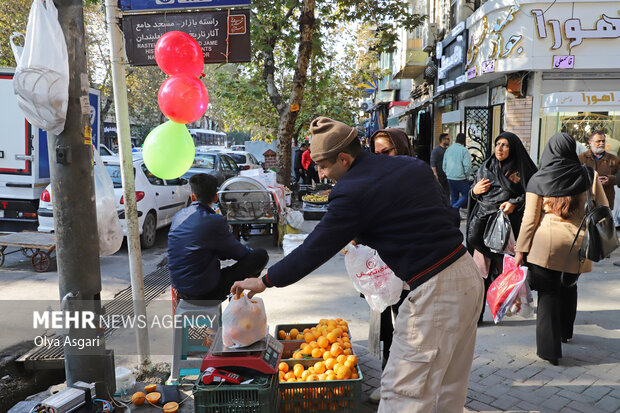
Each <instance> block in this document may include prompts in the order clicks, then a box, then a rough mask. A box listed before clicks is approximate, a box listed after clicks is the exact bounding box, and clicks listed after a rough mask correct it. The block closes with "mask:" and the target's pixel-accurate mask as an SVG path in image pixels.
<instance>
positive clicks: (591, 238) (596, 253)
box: [577, 171, 620, 262]
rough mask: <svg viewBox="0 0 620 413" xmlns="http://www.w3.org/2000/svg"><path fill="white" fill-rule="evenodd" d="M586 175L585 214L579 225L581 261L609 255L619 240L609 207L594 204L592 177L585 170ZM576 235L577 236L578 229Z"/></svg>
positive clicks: (619, 243)
mask: <svg viewBox="0 0 620 413" xmlns="http://www.w3.org/2000/svg"><path fill="white" fill-rule="evenodd" d="M586 176H587V177H588V182H589V183H590V186H589V187H588V192H587V200H586V215H585V216H584V217H583V220H582V222H581V225H580V226H579V230H581V227H582V226H583V228H584V231H585V233H584V235H583V244H581V249H580V250H579V258H580V260H581V261H582V262H583V260H586V259H588V260H590V261H594V262H598V261H600V260H602V259H605V258H607V257H609V256H610V255H611V253H612V252H614V250H615V249H616V248H618V246H620V241H619V240H618V234H617V233H616V225H615V223H614V216H613V214H612V212H611V209H610V208H609V207H608V206H605V205H599V206H596V203H595V202H594V200H593V199H592V179H591V178H590V174H589V173H588V172H587V171H586ZM577 236H579V231H578V232H577Z"/></svg>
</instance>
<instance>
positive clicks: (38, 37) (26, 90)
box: [13, 0, 69, 135]
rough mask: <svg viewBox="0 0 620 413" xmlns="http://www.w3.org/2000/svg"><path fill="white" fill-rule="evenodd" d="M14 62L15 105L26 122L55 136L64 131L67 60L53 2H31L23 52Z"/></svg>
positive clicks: (40, 0) (63, 39) (66, 101)
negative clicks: (22, 113)
mask: <svg viewBox="0 0 620 413" xmlns="http://www.w3.org/2000/svg"><path fill="white" fill-rule="evenodd" d="M16 60H18V61H19V63H18V65H17V68H16V69H15V76H14V77H13V91H14V92H15V94H16V95H17V104H18V105H19V107H20V108H21V110H22V112H24V116H25V117H26V119H27V120H28V122H30V123H31V124H32V125H34V126H36V127H38V128H40V129H43V130H46V131H49V132H51V133H53V134H55V135H58V134H59V133H61V132H62V131H63V130H64V128H65V118H66V115H67V104H68V102H69V57H68V54H67V44H66V42H65V36H64V34H63V33H62V28H61V27H60V23H58V10H56V7H55V6H54V2H53V1H49V0H48V1H45V2H43V1H42V0H34V1H33V3H32V7H31V9H30V15H29V16H28V25H27V27H26V41H25V43H24V48H23V51H22V54H21V56H20V58H19V59H16Z"/></svg>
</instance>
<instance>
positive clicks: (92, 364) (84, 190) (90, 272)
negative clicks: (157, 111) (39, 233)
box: [48, 0, 114, 392]
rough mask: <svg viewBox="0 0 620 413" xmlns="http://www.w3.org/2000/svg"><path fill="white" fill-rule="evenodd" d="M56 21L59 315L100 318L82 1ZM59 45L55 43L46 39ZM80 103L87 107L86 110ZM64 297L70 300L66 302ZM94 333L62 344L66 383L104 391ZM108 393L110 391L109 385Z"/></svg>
mask: <svg viewBox="0 0 620 413" xmlns="http://www.w3.org/2000/svg"><path fill="white" fill-rule="evenodd" d="M55 3H56V6H57V8H58V20H59V23H60V26H61V27H62V31H63V33H64V36H65V40H66V43H67V51H68V57H69V103H68V106H67V117H66V122H65V129H64V130H63V132H62V133H61V134H60V135H58V136H54V135H52V134H49V135H48V147H49V148H50V152H49V161H50V173H51V183H52V192H53V194H54V227H55V231H56V257H57V262H58V285H59V292H60V297H61V299H62V301H61V303H62V307H63V308H62V310H65V311H71V312H73V311H78V312H84V311H89V312H93V313H94V314H95V315H97V314H101V297H100V292H101V274H100V272H99V235H98V233H97V216H96V210H95V187H94V178H93V155H92V144H91V131H90V106H89V105H88V72H87V70H86V40H85V35H84V14H83V9H82V1H81V0H56V1H55ZM50 41H57V39H50ZM83 102H86V104H84V103H83ZM67 297H72V298H71V299H67ZM93 327H95V328H79V327H78V326H75V327H73V328H71V329H70V330H69V334H68V336H67V338H69V339H70V342H73V340H81V339H84V340H95V341H89V343H92V344H93V345H90V346H84V347H83V348H82V349H80V348H79V346H72V345H70V344H69V345H67V344H66V340H63V344H65V345H64V356H65V373H66V376H67V383H68V384H69V385H72V384H73V383H75V382H76V381H80V380H82V381H85V382H87V383H91V382H95V383H96V386H97V391H98V392H99V391H103V390H104V387H103V385H104V379H105V378H106V374H105V371H106V370H107V369H106V368H105V358H106V351H105V342H104V340H103V338H100V339H97V331H96V326H93ZM107 378H108V389H113V388H114V387H113V385H114V384H113V383H114V382H113V380H114V378H113V377H112V378H111V380H112V384H111V386H112V387H111V386H110V382H109V379H110V377H109V376H108V377H107Z"/></svg>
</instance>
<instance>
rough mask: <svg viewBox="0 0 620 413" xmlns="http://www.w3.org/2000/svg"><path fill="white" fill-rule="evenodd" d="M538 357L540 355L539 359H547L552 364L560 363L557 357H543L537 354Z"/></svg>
mask: <svg viewBox="0 0 620 413" xmlns="http://www.w3.org/2000/svg"><path fill="white" fill-rule="evenodd" d="M538 357H540V358H541V359H543V360H545V361H548V362H549V363H551V364H553V365H554V366H559V365H560V362H559V361H558V359H550V358H547V357H543V356H538Z"/></svg>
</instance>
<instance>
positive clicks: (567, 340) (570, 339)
mask: <svg viewBox="0 0 620 413" xmlns="http://www.w3.org/2000/svg"><path fill="white" fill-rule="evenodd" d="M561 340H562V343H570V342H571V341H572V338H563V339H561Z"/></svg>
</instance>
